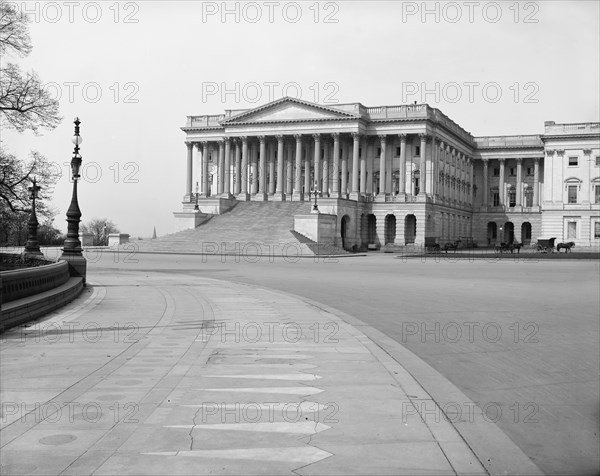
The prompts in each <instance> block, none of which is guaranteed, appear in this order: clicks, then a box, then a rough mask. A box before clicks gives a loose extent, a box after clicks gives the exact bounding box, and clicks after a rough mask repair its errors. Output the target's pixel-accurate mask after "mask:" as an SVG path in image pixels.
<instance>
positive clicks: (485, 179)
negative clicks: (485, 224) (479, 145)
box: [481, 159, 489, 207]
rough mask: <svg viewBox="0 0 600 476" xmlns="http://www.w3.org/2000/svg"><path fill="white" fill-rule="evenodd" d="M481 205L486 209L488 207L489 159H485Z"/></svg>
mask: <svg viewBox="0 0 600 476" xmlns="http://www.w3.org/2000/svg"><path fill="white" fill-rule="evenodd" d="M481 193H482V196H481V202H482V203H481V204H482V205H483V206H484V207H487V206H488V197H489V192H488V159H483V191H482V192H481Z"/></svg>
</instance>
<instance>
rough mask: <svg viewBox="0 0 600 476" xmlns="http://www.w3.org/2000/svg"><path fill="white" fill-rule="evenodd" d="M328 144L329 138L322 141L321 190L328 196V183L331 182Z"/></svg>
mask: <svg viewBox="0 0 600 476" xmlns="http://www.w3.org/2000/svg"><path fill="white" fill-rule="evenodd" d="M330 144H331V142H329V139H325V140H324V141H323V186H322V187H321V190H323V196H324V197H329V183H330V182H331V174H330V173H329V149H330Z"/></svg>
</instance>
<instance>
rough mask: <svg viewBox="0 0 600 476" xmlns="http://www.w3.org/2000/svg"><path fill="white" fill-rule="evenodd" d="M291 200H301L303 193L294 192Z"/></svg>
mask: <svg viewBox="0 0 600 476" xmlns="http://www.w3.org/2000/svg"><path fill="white" fill-rule="evenodd" d="M291 200H292V202H302V201H303V200H304V194H303V193H302V192H294V193H292V195H291Z"/></svg>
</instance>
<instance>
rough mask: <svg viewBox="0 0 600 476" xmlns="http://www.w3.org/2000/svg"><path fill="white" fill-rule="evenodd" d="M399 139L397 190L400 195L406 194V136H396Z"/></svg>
mask: <svg viewBox="0 0 600 476" xmlns="http://www.w3.org/2000/svg"><path fill="white" fill-rule="evenodd" d="M398 136H399V137H400V164H399V165H398V172H399V175H400V177H398V190H399V192H400V195H404V194H405V192H406V134H398Z"/></svg>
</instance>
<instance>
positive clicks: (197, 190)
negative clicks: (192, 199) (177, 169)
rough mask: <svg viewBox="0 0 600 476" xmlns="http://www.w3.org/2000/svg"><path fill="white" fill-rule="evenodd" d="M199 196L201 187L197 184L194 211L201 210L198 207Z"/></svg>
mask: <svg viewBox="0 0 600 476" xmlns="http://www.w3.org/2000/svg"><path fill="white" fill-rule="evenodd" d="M198 195H200V187H199V186H198V182H196V206H195V207H194V210H200V208H199V207H198Z"/></svg>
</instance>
